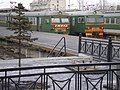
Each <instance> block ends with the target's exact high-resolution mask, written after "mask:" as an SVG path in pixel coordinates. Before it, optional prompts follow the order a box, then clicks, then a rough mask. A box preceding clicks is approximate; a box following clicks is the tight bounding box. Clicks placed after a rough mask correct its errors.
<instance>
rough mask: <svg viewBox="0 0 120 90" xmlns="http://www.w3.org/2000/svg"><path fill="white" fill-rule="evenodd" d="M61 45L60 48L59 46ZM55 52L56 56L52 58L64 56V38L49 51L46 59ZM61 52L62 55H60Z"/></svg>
mask: <svg viewBox="0 0 120 90" xmlns="http://www.w3.org/2000/svg"><path fill="white" fill-rule="evenodd" d="M60 45H61V46H60ZM56 49H58V50H57V52H56V54H55V55H54V57H59V56H66V39H65V37H62V38H61V39H60V40H59V41H58V42H57V44H56V45H55V46H54V48H53V49H52V50H51V51H50V53H49V54H48V56H47V57H49V56H50V55H52V54H53V53H54V52H55V50H56ZM62 52H63V53H62Z"/></svg>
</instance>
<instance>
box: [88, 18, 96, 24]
mask: <svg viewBox="0 0 120 90" xmlns="http://www.w3.org/2000/svg"><path fill="white" fill-rule="evenodd" d="M86 22H88V23H89V22H96V20H95V18H87V19H86Z"/></svg>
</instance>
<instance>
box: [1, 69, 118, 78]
mask: <svg viewBox="0 0 120 90" xmlns="http://www.w3.org/2000/svg"><path fill="white" fill-rule="evenodd" d="M108 71H120V69H102V70H81V71H62V72H61V71H60V72H46V73H35V74H21V75H7V76H1V77H0V78H16V77H28V76H39V75H53V74H68V73H69V74H70V73H79V74H93V73H94V74H95V73H96V74H101V73H105V72H108Z"/></svg>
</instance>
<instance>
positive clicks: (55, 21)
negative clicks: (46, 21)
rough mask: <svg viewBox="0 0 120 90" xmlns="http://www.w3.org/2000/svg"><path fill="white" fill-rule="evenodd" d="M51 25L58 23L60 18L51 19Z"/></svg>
mask: <svg viewBox="0 0 120 90" xmlns="http://www.w3.org/2000/svg"><path fill="white" fill-rule="evenodd" d="M52 23H60V18H52Z"/></svg>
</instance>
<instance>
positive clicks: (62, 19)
mask: <svg viewBox="0 0 120 90" xmlns="http://www.w3.org/2000/svg"><path fill="white" fill-rule="evenodd" d="M24 13H25V16H26V17H27V18H28V19H29V21H31V22H32V30H34V31H42V32H51V33H61V34H70V35H78V34H79V33H81V34H82V35H83V36H87V37H103V33H104V31H103V29H104V28H103V27H104V17H103V15H102V14H97V13H93V12H85V11H84V12H83V11H72V12H67V11H66V12H61V11H50V12H47V11H41V12H24ZM2 15H3V14H0V16H2ZM12 15H15V13H11V14H9V13H6V15H5V14H4V15H3V16H2V18H3V17H4V18H5V19H4V20H2V19H0V21H1V22H3V21H4V22H6V26H7V25H9V24H8V23H7V21H9V20H12V18H11V17H10V16H12ZM2 24H5V23H2ZM2 24H1V23H0V25H2Z"/></svg>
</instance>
